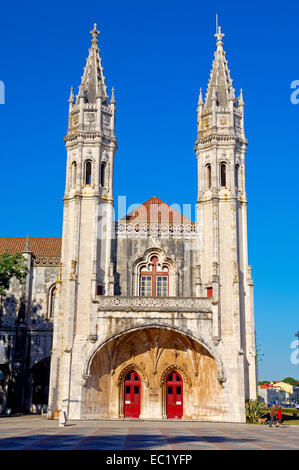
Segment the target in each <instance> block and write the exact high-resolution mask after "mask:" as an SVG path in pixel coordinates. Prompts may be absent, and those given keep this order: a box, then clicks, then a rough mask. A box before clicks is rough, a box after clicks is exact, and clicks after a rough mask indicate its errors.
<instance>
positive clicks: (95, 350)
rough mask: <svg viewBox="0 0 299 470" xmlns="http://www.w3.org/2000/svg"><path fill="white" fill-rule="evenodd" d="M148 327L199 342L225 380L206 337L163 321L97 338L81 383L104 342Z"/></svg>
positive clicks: (221, 380)
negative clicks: (102, 338)
mask: <svg viewBox="0 0 299 470" xmlns="http://www.w3.org/2000/svg"><path fill="white" fill-rule="evenodd" d="M150 328H159V329H165V330H170V331H176V332H177V333H181V334H182V335H185V336H187V337H189V338H191V339H192V340H194V341H196V342H197V343H199V344H200V345H201V346H203V347H204V348H205V349H206V350H207V351H208V352H209V353H210V355H211V356H212V358H213V359H214V360H215V362H216V364H217V370H218V377H217V379H218V381H219V382H220V383H221V384H223V383H224V382H225V381H226V374H225V370H224V366H223V362H222V360H221V357H220V355H219V354H218V352H217V351H216V349H215V346H214V345H213V344H212V342H210V341H208V339H206V338H205V337H204V336H202V335H194V334H193V332H191V331H190V330H188V329H187V328H184V327H180V328H179V327H177V326H175V327H174V326H169V325H167V324H163V323H161V324H155V323H153V324H144V325H140V326H136V327H135V328H128V329H127V330H123V331H121V332H117V333H115V334H114V335H112V336H111V337H110V338H108V339H106V340H104V341H101V340H98V341H97V342H96V343H95V344H94V346H93V348H92V349H91V351H90V354H89V357H88V358H87V359H86V361H85V364H84V370H83V375H82V378H83V384H85V383H86V380H87V378H88V377H90V368H91V364H92V361H93V359H94V357H95V355H96V354H97V353H98V352H99V351H100V350H101V349H102V348H103V347H104V346H105V345H106V344H108V343H109V342H110V341H113V340H115V339H117V338H119V337H120V336H122V335H125V334H128V333H134V332H135V331H139V330H142V329H150Z"/></svg>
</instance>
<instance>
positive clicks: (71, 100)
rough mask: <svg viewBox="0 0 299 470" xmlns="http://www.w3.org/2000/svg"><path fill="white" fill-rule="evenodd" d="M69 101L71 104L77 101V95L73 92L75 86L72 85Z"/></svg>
mask: <svg viewBox="0 0 299 470" xmlns="http://www.w3.org/2000/svg"><path fill="white" fill-rule="evenodd" d="M69 103H70V104H71V103H72V104H74V103H75V97H74V93H73V87H72V86H71V93H70V97H69Z"/></svg>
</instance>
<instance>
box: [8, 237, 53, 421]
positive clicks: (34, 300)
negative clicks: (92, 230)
mask: <svg viewBox="0 0 299 470" xmlns="http://www.w3.org/2000/svg"><path fill="white" fill-rule="evenodd" d="M5 249H8V250H9V252H10V253H15V252H21V253H22V254H23V256H24V258H25V259H26V264H27V268H28V275H27V277H26V280H25V282H24V284H22V285H21V284H20V283H19V282H18V281H17V280H15V279H13V280H12V282H11V286H10V289H9V291H8V292H7V295H6V296H5V297H3V298H2V299H1V312H0V371H1V378H2V380H0V387H1V388H0V391H1V396H0V413H3V412H5V410H11V412H18V411H27V412H28V411H40V410H41V409H43V410H44V411H46V409H47V403H48V389H49V373H50V356H51V349H52V336H53V311H54V309H53V307H54V305H53V304H54V300H55V286H56V280H57V269H58V266H59V263H60V250H61V240H60V239H37V238H31V239H29V237H28V238H27V240H26V238H10V239H9V238H4V237H2V238H0V252H4V251H5Z"/></svg>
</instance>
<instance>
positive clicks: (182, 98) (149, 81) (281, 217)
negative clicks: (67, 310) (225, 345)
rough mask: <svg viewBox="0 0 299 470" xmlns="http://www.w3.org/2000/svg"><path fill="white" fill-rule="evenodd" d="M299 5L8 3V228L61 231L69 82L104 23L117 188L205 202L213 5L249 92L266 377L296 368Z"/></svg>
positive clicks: (2, 226) (132, 198)
mask: <svg viewBox="0 0 299 470" xmlns="http://www.w3.org/2000/svg"><path fill="white" fill-rule="evenodd" d="M298 10H299V6H298V2H296V1H289V2H284V3H283V4H282V3H281V2H273V1H271V2H270V1H264V2H260V1H259V2H256V1H253V2H246V3H243V2H237V1H226V2H223V1H221V2H220V1H217V0H216V1H214V2H212V4H211V5H210V4H209V2H200V1H198V0H197V1H196V0H192V1H190V0H185V1H184V2H178V1H176V0H171V1H169V0H167V1H163V0H162V1H157V0H151V1H150V2H140V1H131V0H128V1H126V2H124V1H119V0H116V1H114V2H107V1H105V2H104V1H103V2H101V1H92V0H91V1H89V2H86V3H85V4H84V3H82V2H78V1H71V2H69V1H63V2H61V1H60V2H57V1H55V0H53V1H52V2H49V3H42V2H37V1H31V2H30V1H29V2H20V1H15V2H13V3H9V2H5V3H3V4H2V6H1V17H0V59H1V60H0V80H3V81H4V83H5V87H6V90H5V91H6V103H5V105H0V119H1V147H0V149H1V186H0V194H1V203H2V204H1V212H2V213H1V215H2V217H1V222H0V235H2V236H26V234H27V233H29V234H30V236H32V237H43V236H46V237H60V236H61V226H62V208H63V206H62V197H63V192H64V184H65V159H66V153H65V148H64V141H63V137H64V135H65V133H66V128H67V113H68V104H67V100H68V97H69V90H70V86H71V85H73V86H74V90H75V92H76V93H77V90H78V85H79V82H80V77H81V75H82V73H83V66H84V65H85V59H86V57H87V55H88V48H89V46H90V34H89V31H90V29H92V26H93V23H94V22H96V23H97V24H98V27H99V29H100V30H101V35H100V38H99V46H100V49H101V56H102V63H103V66H104V74H105V76H106V84H107V86H108V91H109V93H110V90H111V86H114V87H115V94H116V101H117V123H116V124H117V130H116V133H117V138H118V145H119V150H118V152H117V157H116V162H115V183H114V193H115V196H116V197H117V196H119V195H126V197H127V201H128V204H133V203H138V202H139V203H142V202H144V201H145V200H147V199H149V198H150V197H151V196H153V195H156V196H158V197H160V198H161V199H162V200H164V201H165V202H167V203H168V204H173V203H179V204H184V203H185V204H187V203H191V204H194V203H195V200H196V186H197V181H196V159H195V154H194V150H193V147H194V141H195V138H196V106H197V99H198V90H199V88H200V87H202V88H203V90H205V89H206V87H207V82H208V78H209V73H210V69H211V64H212V60H213V53H214V50H215V38H214V36H213V35H214V32H215V13H216V11H217V12H218V14H219V23H220V24H221V26H222V30H223V32H224V33H225V38H224V48H225V50H226V52H227V59H228V63H229V68H230V70H231V76H232V78H233V80H234V82H233V84H234V87H235V88H236V91H237V92H239V89H240V88H241V87H242V88H243V90H244V100H245V118H246V121H245V128H246V135H247V138H248V140H249V146H248V151H247V168H246V171H247V195H248V199H249V206H248V211H249V216H248V218H249V251H250V253H249V254H250V263H251V264H252V266H253V276H254V281H255V319H256V330H257V338H258V343H259V344H261V350H262V353H264V357H263V360H262V361H261V364H260V378H261V379H262V380H264V379H268V378H271V379H276V378H277V379H279V378H284V377H285V376H296V377H299V365H297V366H295V365H292V364H291V362H290V355H291V352H292V350H291V349H290V344H291V341H292V340H293V339H294V336H293V335H294V332H295V331H297V330H298V329H299V315H298V305H299V289H298V281H299V280H298V264H299V259H298V229H299V222H298V202H297V188H298V170H299V165H298V157H299V155H298V131H299V105H293V104H291V101H290V94H291V89H290V83H291V82H292V81H293V80H299V67H298V64H299V61H298V51H299V34H298V15H299V11H298Z"/></svg>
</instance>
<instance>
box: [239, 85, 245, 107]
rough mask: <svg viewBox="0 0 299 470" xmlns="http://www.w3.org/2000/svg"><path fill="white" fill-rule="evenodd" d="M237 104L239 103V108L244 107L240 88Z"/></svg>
mask: <svg viewBox="0 0 299 470" xmlns="http://www.w3.org/2000/svg"><path fill="white" fill-rule="evenodd" d="M238 103H239V106H244V104H245V103H244V100H243V90H242V88H241V89H240V96H239V99H238Z"/></svg>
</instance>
